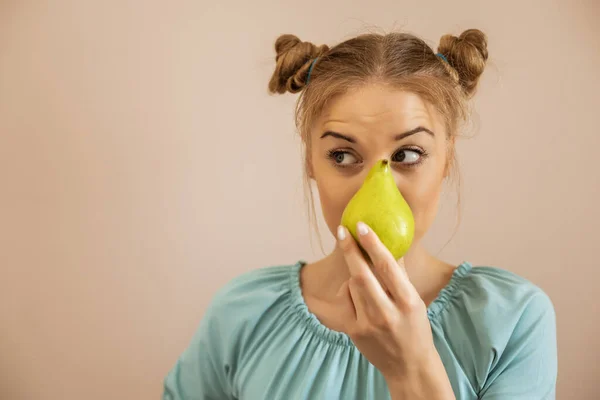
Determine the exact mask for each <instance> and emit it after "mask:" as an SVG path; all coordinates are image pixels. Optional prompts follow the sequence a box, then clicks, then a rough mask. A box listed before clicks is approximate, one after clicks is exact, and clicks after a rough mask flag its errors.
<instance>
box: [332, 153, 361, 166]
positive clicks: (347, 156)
mask: <svg viewBox="0 0 600 400" xmlns="http://www.w3.org/2000/svg"><path fill="white" fill-rule="evenodd" d="M329 157H330V158H331V159H332V160H333V162H335V163H336V164H339V165H349V164H354V163H356V162H357V161H358V160H357V159H356V157H354V156H353V155H352V154H351V153H349V152H347V151H339V150H338V151H332V152H331V153H330V155H329Z"/></svg>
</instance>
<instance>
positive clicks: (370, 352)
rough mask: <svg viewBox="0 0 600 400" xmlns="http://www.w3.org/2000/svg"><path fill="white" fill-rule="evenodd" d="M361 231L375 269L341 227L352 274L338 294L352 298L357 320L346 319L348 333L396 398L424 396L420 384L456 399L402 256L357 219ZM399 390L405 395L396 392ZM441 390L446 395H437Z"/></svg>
mask: <svg viewBox="0 0 600 400" xmlns="http://www.w3.org/2000/svg"><path fill="white" fill-rule="evenodd" d="M357 232H358V236H359V242H360V245H361V246H362V248H363V249H364V251H365V252H366V253H367V254H368V256H369V258H370V260H371V264H372V267H371V266H370V265H369V262H368V261H367V260H366V259H365V257H364V256H363V254H362V252H361V250H360V248H359V246H358V245H357V243H356V241H355V240H354V239H353V237H352V236H351V235H350V234H349V232H348V230H347V229H346V228H344V227H340V228H339V230H338V241H339V244H340V247H341V249H342V250H343V253H344V257H345V260H346V263H347V265H348V267H349V269H350V275H351V277H350V279H349V280H348V281H346V283H345V284H344V285H343V286H342V287H341V289H340V291H339V292H338V296H339V297H341V298H345V299H346V300H347V301H349V302H352V303H353V306H354V309H355V310H356V314H355V318H350V319H349V320H348V321H347V322H346V327H345V330H346V333H347V334H348V335H349V336H350V338H351V339H352V341H353V342H354V344H355V345H356V347H357V348H358V350H359V351H360V352H361V353H362V354H363V355H364V356H365V357H366V358H367V359H368V360H369V362H371V364H373V365H374V366H375V367H376V368H377V369H378V370H379V371H380V372H381V374H382V375H383V376H384V378H385V379H386V381H387V383H388V386H389V387H390V391H391V392H392V398H404V395H407V396H409V397H407V398H420V397H421V396H420V395H421V393H419V394H418V395H417V393H413V392H412V390H413V389H414V390H417V391H422V390H423V389H424V388H423V386H422V385H427V386H430V389H433V392H430V391H429V389H427V390H426V391H427V392H428V393H422V395H424V396H435V397H427V398H431V399H433V398H453V394H452V388H451V386H450V382H449V380H448V376H447V375H446V372H445V369H444V368H443V364H442V362H441V359H440V358H439V355H438V353H437V350H436V349H435V345H434V343H433V335H432V332H431V326H430V324H429V319H428V317H427V307H426V305H425V303H424V302H423V300H422V299H421V297H420V295H419V293H418V292H417V290H416V289H415V287H414V286H413V285H412V283H411V282H410V280H409V278H408V275H407V273H406V269H405V268H404V262H403V260H400V261H397V260H395V259H394V257H393V256H392V254H391V253H390V252H389V250H388V249H387V248H386V247H385V246H384V245H383V243H382V242H381V241H380V240H379V238H378V237H377V235H376V234H375V233H374V232H373V231H372V230H371V229H370V228H369V227H368V226H367V225H366V224H363V223H359V224H358V226H357ZM371 268H373V269H371ZM431 374H433V376H432V375H431ZM441 375H443V376H441ZM431 385H434V386H435V387H431ZM395 388H398V389H397V390H398V391H401V392H403V394H404V395H398V396H394V393H393V391H394V390H396V389H395ZM448 389H449V393H448ZM411 393H412V394H411ZM440 393H444V395H443V396H439V394H440ZM450 394H452V397H450Z"/></svg>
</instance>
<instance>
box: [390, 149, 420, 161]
mask: <svg viewBox="0 0 600 400" xmlns="http://www.w3.org/2000/svg"><path fill="white" fill-rule="evenodd" d="M420 159H421V153H420V152H419V151H418V150H411V149H404V150H399V151H397V152H396V153H394V155H393V156H392V162H397V163H403V164H416V163H418V162H419V160H420Z"/></svg>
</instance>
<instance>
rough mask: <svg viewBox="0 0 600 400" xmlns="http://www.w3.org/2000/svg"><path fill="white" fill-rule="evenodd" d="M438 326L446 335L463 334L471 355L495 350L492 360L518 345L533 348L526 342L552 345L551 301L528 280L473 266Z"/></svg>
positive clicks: (495, 269)
mask: <svg viewBox="0 0 600 400" xmlns="http://www.w3.org/2000/svg"><path fill="white" fill-rule="evenodd" d="M439 322H440V323H441V324H442V325H443V327H444V330H445V331H447V332H448V333H453V334H455V333H456V332H459V331H461V332H462V336H463V337H464V338H465V340H469V341H470V342H471V343H472V347H473V351H476V352H477V353H479V354H484V353H487V352H489V350H490V349H493V351H494V353H495V354H496V357H497V356H499V355H501V354H502V353H503V352H504V351H505V350H506V349H507V347H512V346H516V345H517V343H515V342H516V341H519V340H522V341H525V340H527V343H528V346H536V343H535V342H531V341H529V340H528V338H530V337H536V336H546V337H547V338H549V340H550V341H552V340H553V339H552V338H553V337H555V335H556V332H555V330H556V326H555V325H556V316H555V311H554V305H553V303H552V300H551V299H550V296H549V295H548V294H547V293H546V292H545V291H544V290H543V289H542V288H541V287H539V286H538V285H536V284H534V283H533V282H531V281H530V280H528V279H526V278H524V277H522V276H519V275H518V274H516V273H514V272H511V271H508V270H506V269H502V268H498V267H490V266H473V267H472V268H471V269H470V270H469V271H468V272H467V273H465V274H464V276H462V277H461V279H460V280H459V281H458V282H457V284H456V287H455V288H454V291H453V293H452V296H451V297H450V298H449V300H448V304H447V305H446V309H445V310H444V312H443V313H441V315H440V321H439ZM467 338H468V339H467ZM474 339H477V340H474ZM453 340H458V339H456V336H455V338H454V339H453ZM476 343H477V344H478V345H479V346H480V347H479V348H475V347H476V346H475V344H476ZM550 344H551V343H550Z"/></svg>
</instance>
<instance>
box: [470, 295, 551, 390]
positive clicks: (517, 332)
mask: <svg viewBox="0 0 600 400" xmlns="http://www.w3.org/2000/svg"><path fill="white" fill-rule="evenodd" d="M496 356H497V357H498V358H497V360H496V361H495V363H494V364H492V367H491V370H490V372H489V374H488V377H487V379H486V382H485V384H484V386H483V388H482V390H481V391H480V393H479V398H480V399H483V400H500V399H502V400H504V399H511V400H546V399H555V397H556V377H557V370H558V367H557V344H556V315H555V312H554V307H553V305H552V302H551V300H550V298H549V297H548V296H547V295H546V294H545V293H544V292H541V291H540V292H537V293H536V294H534V295H533V296H532V298H531V299H530V301H529V303H528V304H527V306H526V307H525V309H524V311H523V314H522V315H521V317H520V319H519V321H518V323H517V325H516V326H515V329H514V331H513V332H512V335H511V336H510V339H509V341H508V343H507V345H506V347H505V348H504V350H503V351H502V353H501V354H497V355H496Z"/></svg>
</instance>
